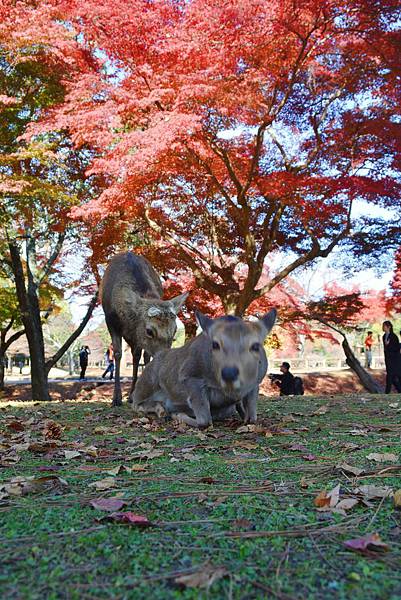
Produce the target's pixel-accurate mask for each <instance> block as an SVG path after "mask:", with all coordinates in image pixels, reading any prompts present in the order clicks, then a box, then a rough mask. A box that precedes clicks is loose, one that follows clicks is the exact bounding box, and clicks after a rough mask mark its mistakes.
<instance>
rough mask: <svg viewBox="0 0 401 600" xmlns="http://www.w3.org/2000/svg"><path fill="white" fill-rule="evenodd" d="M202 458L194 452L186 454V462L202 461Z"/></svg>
mask: <svg viewBox="0 0 401 600" xmlns="http://www.w3.org/2000/svg"><path fill="white" fill-rule="evenodd" d="M201 458H202V457H201V456H199V454H194V453H193V452H187V453H186V454H184V459H185V460H191V461H194V460H200V459H201Z"/></svg>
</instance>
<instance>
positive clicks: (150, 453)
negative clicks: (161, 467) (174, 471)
mask: <svg viewBox="0 0 401 600" xmlns="http://www.w3.org/2000/svg"><path fill="white" fill-rule="evenodd" d="M163 454H164V450H157V449H156V448H154V449H153V450H144V451H143V452H139V453H138V454H135V458H147V459H148V460H151V459H152V458H159V457H160V456H163Z"/></svg>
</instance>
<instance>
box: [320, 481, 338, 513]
mask: <svg viewBox="0 0 401 600" xmlns="http://www.w3.org/2000/svg"><path fill="white" fill-rule="evenodd" d="M339 499H340V484H338V485H336V487H335V488H333V489H332V490H331V491H330V492H326V491H325V490H323V491H322V492H320V493H319V494H318V495H317V496H316V498H315V499H314V504H315V506H317V507H318V508H327V509H330V508H333V507H334V506H336V504H338V501H339Z"/></svg>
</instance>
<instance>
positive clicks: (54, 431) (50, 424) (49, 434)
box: [43, 419, 63, 440]
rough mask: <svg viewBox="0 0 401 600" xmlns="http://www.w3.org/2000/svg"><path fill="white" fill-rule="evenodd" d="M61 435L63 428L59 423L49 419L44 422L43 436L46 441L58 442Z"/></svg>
mask: <svg viewBox="0 0 401 600" xmlns="http://www.w3.org/2000/svg"><path fill="white" fill-rule="evenodd" d="M62 433H63V428H62V426H61V425H60V423H57V422H56V421H52V420H51V419H49V420H48V421H46V422H45V427H44V429H43V436H44V437H45V438H46V439H48V440H58V439H60V438H61V435H62Z"/></svg>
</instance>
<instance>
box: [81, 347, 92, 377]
mask: <svg viewBox="0 0 401 600" xmlns="http://www.w3.org/2000/svg"><path fill="white" fill-rule="evenodd" d="M90 353H91V351H90V349H89V346H81V350H80V351H79V366H80V367H81V373H80V375H79V378H80V379H85V371H86V368H87V366H88V356H89V354H90Z"/></svg>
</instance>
